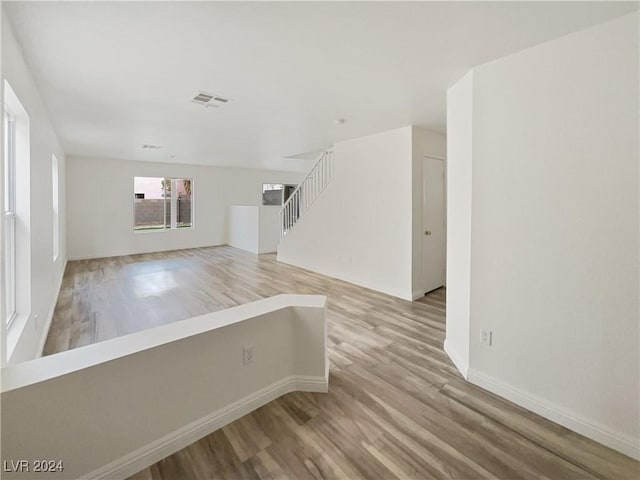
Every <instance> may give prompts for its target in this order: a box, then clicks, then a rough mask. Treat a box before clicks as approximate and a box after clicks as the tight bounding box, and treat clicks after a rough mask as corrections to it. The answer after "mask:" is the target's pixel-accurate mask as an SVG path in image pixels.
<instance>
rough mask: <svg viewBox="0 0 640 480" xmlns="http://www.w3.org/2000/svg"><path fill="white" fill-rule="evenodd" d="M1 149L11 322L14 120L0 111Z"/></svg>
mask: <svg viewBox="0 0 640 480" xmlns="http://www.w3.org/2000/svg"><path fill="white" fill-rule="evenodd" d="M3 127H4V152H3V155H2V162H3V170H4V198H3V203H2V207H3V214H4V232H3V233H4V238H3V243H4V251H3V252H2V254H3V256H4V294H5V308H4V319H5V322H6V323H7V325H10V324H11V322H12V321H13V319H14V318H15V316H16V122H15V119H14V118H13V117H12V116H11V115H10V114H9V113H7V112H6V111H5V112H4V113H3Z"/></svg>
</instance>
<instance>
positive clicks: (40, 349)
mask: <svg viewBox="0 0 640 480" xmlns="http://www.w3.org/2000/svg"><path fill="white" fill-rule="evenodd" d="M66 270H67V260H66V259H65V261H64V265H63V266H62V272H61V273H60V277H59V278H58V288H56V295H55V297H54V298H53V304H52V305H51V308H49V315H48V316H47V323H46V325H44V326H43V327H44V328H43V330H42V333H41V336H40V342H39V344H38V350H37V352H38V353H37V357H36V358H39V357H41V356H42V352H43V351H44V344H45V343H46V342H47V337H48V336H49V328H51V322H52V321H53V315H54V314H55V312H56V305H57V304H58V298H59V297H60V290H61V289H62V280H63V279H64V272H65V271H66Z"/></svg>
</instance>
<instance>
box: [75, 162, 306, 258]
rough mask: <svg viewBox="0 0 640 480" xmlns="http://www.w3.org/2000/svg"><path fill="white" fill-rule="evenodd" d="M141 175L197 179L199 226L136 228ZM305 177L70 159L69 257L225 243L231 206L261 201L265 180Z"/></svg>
mask: <svg viewBox="0 0 640 480" xmlns="http://www.w3.org/2000/svg"><path fill="white" fill-rule="evenodd" d="M136 176H143V177H163V176H171V177H180V178H192V179H193V196H194V199H193V221H194V228H192V229H179V230H167V231H164V232H134V230H133V178H134V177H136ZM300 178H301V174H298V173H290V172H272V171H268V170H248V169H237V168H223V167H208V166H194V165H178V164H165V163H150V162H135V161H127V160H112V159H98V158H80V157H69V158H68V159H67V204H68V206H69V207H68V213H67V224H68V232H67V236H68V248H69V258H70V259H79V258H98V257H109V256H116V255H129V254H134V253H143V252H154V251H163V250H175V249H182V248H193V247H203V246H210V245H222V244H225V243H226V242H227V225H228V222H227V217H228V213H229V207H230V206H231V205H238V204H240V205H243V204H244V205H260V204H261V203H262V183H290V184H296V183H297V182H298V181H299V180H300Z"/></svg>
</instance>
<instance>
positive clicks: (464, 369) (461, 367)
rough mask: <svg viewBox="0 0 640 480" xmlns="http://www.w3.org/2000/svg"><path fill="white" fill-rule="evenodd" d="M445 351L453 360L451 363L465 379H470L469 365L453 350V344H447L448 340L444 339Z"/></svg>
mask: <svg viewBox="0 0 640 480" xmlns="http://www.w3.org/2000/svg"><path fill="white" fill-rule="evenodd" d="M443 348H444V351H445V353H446V354H447V355H449V358H450V359H451V361H452V362H453V364H454V365H455V366H456V368H457V369H458V371H459V372H460V373H461V374H462V376H463V377H464V378H465V379H467V380H468V379H469V364H467V363H466V362H463V361H462V358H461V357H460V355H458V354H457V353H456V352H455V350H453V349H452V348H451V343H449V342H447V339H446V338H445V339H444V345H443Z"/></svg>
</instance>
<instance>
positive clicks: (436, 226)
mask: <svg viewBox="0 0 640 480" xmlns="http://www.w3.org/2000/svg"><path fill="white" fill-rule="evenodd" d="M444 195H445V190H444V160H440V159H437V158H431V157H426V156H425V157H424V159H423V161H422V278H423V282H424V283H423V287H424V291H425V292H430V291H431V290H435V289H436V288H439V287H442V286H443V285H444V282H445V277H446V272H445V268H446V256H445V248H446V239H445V210H444V201H445V200H444Z"/></svg>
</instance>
